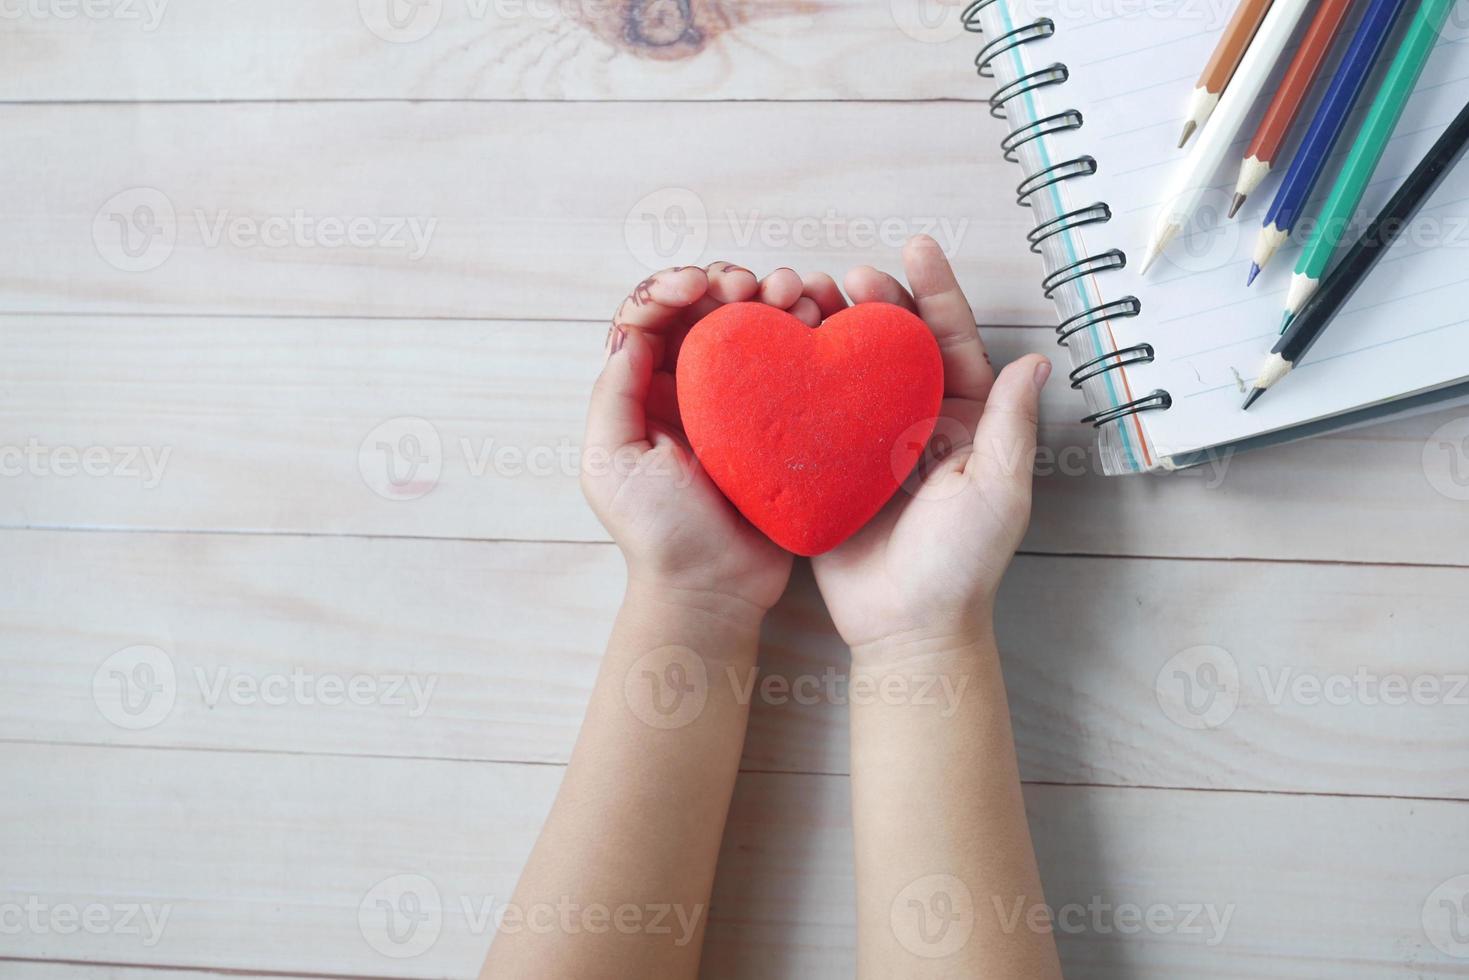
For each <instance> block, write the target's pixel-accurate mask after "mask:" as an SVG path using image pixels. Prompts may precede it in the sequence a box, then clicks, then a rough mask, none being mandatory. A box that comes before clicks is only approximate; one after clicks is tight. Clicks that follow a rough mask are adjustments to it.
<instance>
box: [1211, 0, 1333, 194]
mask: <svg viewBox="0 0 1469 980" xmlns="http://www.w3.org/2000/svg"><path fill="white" fill-rule="evenodd" d="M1351 6H1352V0H1321V7H1320V8H1319V9H1318V10H1317V11H1316V16H1315V17H1313V18H1311V24H1310V26H1309V27H1307V28H1306V36H1305V37H1303V38H1301V46H1300V47H1298V48H1296V55H1295V57H1294V58H1292V59H1291V62H1290V66H1289V67H1288V68H1286V70H1285V75H1284V76H1282V78H1281V80H1280V88H1278V89H1276V90H1275V97H1274V98H1273V99H1271V100H1270V105H1269V107H1268V108H1266V110H1265V115H1264V116H1263V117H1261V119H1260V125H1259V127H1258V128H1257V129H1256V130H1255V136H1254V138H1253V139H1251V140H1250V145H1249V146H1247V147H1246V148H1245V158H1244V161H1243V162H1242V163H1241V164H1240V167H1239V180H1238V181H1236V182H1235V185H1234V201H1233V203H1231V204H1230V206H1229V216H1230V217H1231V218H1233V217H1234V216H1235V214H1236V213H1238V211H1239V209H1240V207H1241V206H1242V205H1243V204H1244V203H1245V199H1246V198H1247V197H1249V196H1250V192H1251V191H1253V190H1254V189H1255V188H1256V187H1259V186H1260V182H1261V181H1262V180H1264V179H1265V178H1266V177H1268V176H1269V175H1270V168H1271V167H1272V166H1274V164H1275V157H1276V154H1278V153H1279V152H1280V148H1281V147H1282V146H1283V145H1284V144H1285V138H1286V137H1287V136H1289V135H1290V129H1291V126H1293V125H1294V124H1295V121H1296V116H1297V115H1299V114H1300V111H1301V107H1302V106H1303V105H1305V103H1306V95H1307V93H1309V92H1310V91H1311V86H1312V84H1314V83H1315V81H1316V75H1317V74H1318V73H1319V72H1320V71H1321V66H1322V65H1324V64H1326V56H1327V54H1329V53H1330V52H1331V45H1332V42H1333V41H1334V40H1335V39H1336V34H1337V31H1339V30H1340V29H1341V25H1342V23H1343V21H1345V20H1346V17H1347V11H1348V10H1350V9H1351Z"/></svg>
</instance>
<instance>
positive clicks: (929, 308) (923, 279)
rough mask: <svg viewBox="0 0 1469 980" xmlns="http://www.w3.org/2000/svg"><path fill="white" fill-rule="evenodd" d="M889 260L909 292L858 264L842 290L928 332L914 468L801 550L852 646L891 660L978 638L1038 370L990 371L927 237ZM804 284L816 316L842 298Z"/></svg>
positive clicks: (1017, 498)
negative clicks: (936, 403) (930, 374)
mask: <svg viewBox="0 0 1469 980" xmlns="http://www.w3.org/2000/svg"><path fill="white" fill-rule="evenodd" d="M903 265H904V268H905V269H906V270H907V273H908V281H909V283H911V284H912V287H913V292H912V293H911V294H910V293H909V292H908V291H907V290H905V289H904V288H903V287H902V286H901V285H899V284H898V282H897V280H895V279H893V278H892V277H891V276H889V275H886V274H884V273H881V272H878V271H877V270H876V269H872V268H868V267H861V268H857V269H853V270H852V271H851V272H850V273H848V274H847V279H846V287H847V292H848V293H849V294H850V295H851V297H852V300H853V301H854V302H857V303H865V302H873V301H880V302H886V303H895V304H897V305H899V306H903V307H906V308H907V309H909V310H913V311H914V312H916V313H917V314H918V315H919V316H920V317H922V318H923V320H924V322H926V323H927V324H928V326H929V328H930V329H931V330H932V331H933V332H934V336H935V337H936V338H937V339H938V342H939V348H940V350H941V351H942V352H943V361H944V401H943V407H942V408H941V409H940V413H939V414H940V422H939V424H938V426H937V428H936V429H935V430H934V436H933V438H932V439H931V440H930V442H929V448H928V450H927V451H926V452H925V454H924V456H923V457H922V459H920V461H919V464H918V465H919V470H918V471H917V472H915V474H914V475H913V476H911V477H909V479H908V480H907V481H905V483H904V484H903V487H902V488H901V489H899V490H898V492H897V494H896V495H895V496H894V498H893V499H892V500H891V501H889V502H888V504H887V506H886V507H884V508H883V510H882V512H881V513H879V514H878V515H877V517H875V518H873V519H872V521H871V523H869V524H868V525H867V526H866V527H864V528H863V529H862V530H861V531H859V532H857V534H856V535H854V536H853V537H852V538H851V539H850V540H848V541H846V542H844V543H843V544H842V545H841V546H839V547H838V548H836V549H834V550H833V551H830V552H828V553H827V554H825V555H820V556H818V557H817V558H815V559H813V560H812V567H813V569H814V570H815V573H816V581H817V584H818V585H819V586H820V588H821V594H822V596H823V597H825V599H826V605H827V609H828V610H829V611H830V612H831V616H832V620H833V622H834V623H835V624H836V627H837V630H838V632H840V633H841V635H842V638H843V639H844V640H845V641H846V642H847V644H848V646H850V647H852V649H853V652H854V654H856V655H858V656H879V657H880V656H885V655H894V656H901V655H903V653H904V652H918V651H922V650H925V649H939V648H942V647H945V646H950V645H957V644H959V643H964V642H968V641H972V640H974V639H976V638H980V637H982V636H986V635H988V633H989V630H990V628H991V615H992V610H993V603H994V595H995V590H996V589H997V588H998V586H999V584H1000V576H1001V575H1002V574H1003V573H1004V571H1005V568H1006V566H1007V565H1008V564H1009V563H1010V558H1011V557H1012V556H1013V555H1014V554H1015V549H1016V547H1018V546H1019V544H1020V539H1021V537H1022V536H1023V535H1024V534H1025V528H1026V525H1027V524H1028V522H1029V520H1030V484H1031V470H1032V467H1033V461H1034V453H1035V431H1036V407H1037V403H1038V400H1039V395H1040V389H1041V387H1042V386H1043V385H1044V384H1045V382H1046V378H1047V377H1049V375H1050V369H1051V365H1050V362H1049V361H1047V360H1046V359H1045V358H1044V357H1042V356H1040V355H1039V354H1035V355H1030V356H1027V357H1023V358H1021V359H1020V360H1019V361H1016V362H1015V363H1014V364H1011V365H1009V366H1008V367H1006V368H1005V370H1004V371H1002V372H1001V373H1000V376H999V377H998V378H996V377H995V373H994V370H993V368H991V367H990V363H989V358H988V356H987V355H986V354H985V351H984V345H983V344H982V343H981V342H980V339H979V332H978V330H977V329H976V327H975V323H974V315H973V313H972V312H971V311H970V308H969V302H968V300H966V299H965V298H964V294H963V292H961V291H960V289H959V284H958V283H957V282H956V281H955V279H954V273H953V270H951V269H950V268H949V262H948V260H947V259H946V258H945V257H944V254H943V252H942V251H941V250H940V249H939V247H938V244H937V243H936V242H934V241H933V239H931V238H928V237H926V236H919V237H917V238H914V239H912V240H910V241H909V242H908V244H907V246H906V247H905V248H904V250H903ZM826 283H830V280H826ZM813 287H817V288H813ZM807 291H808V292H809V293H811V294H812V295H813V296H814V297H815V298H816V300H817V302H818V305H819V306H820V310H821V315H822V316H823V317H828V316H831V315H832V314H833V313H835V312H837V311H838V310H839V309H841V308H842V307H843V306H845V305H846V301H845V300H843V299H842V297H841V294H840V293H839V292H837V290H836V288H835V285H834V284H832V285H830V287H829V288H826V287H824V286H818V285H817V284H816V283H814V282H811V283H808V284H807Z"/></svg>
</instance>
